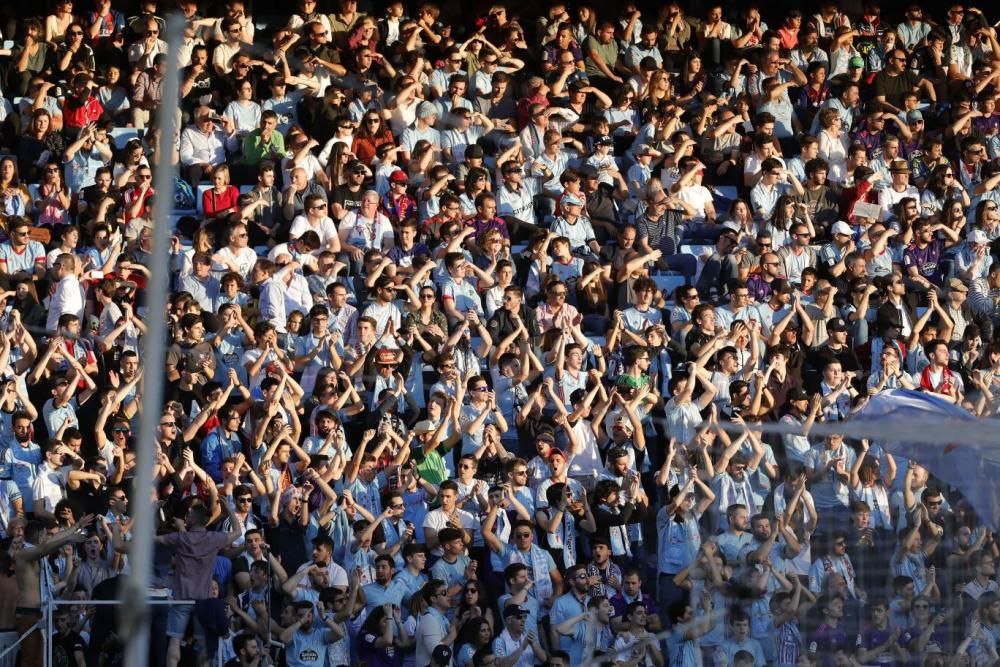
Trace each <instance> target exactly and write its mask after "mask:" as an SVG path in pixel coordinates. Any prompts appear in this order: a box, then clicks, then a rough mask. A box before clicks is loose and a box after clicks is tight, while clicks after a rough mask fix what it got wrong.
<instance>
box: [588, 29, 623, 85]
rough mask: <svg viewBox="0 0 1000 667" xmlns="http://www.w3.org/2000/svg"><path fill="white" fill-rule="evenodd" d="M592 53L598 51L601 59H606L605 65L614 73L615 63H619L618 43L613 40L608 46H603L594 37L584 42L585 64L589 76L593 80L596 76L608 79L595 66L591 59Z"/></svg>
mask: <svg viewBox="0 0 1000 667" xmlns="http://www.w3.org/2000/svg"><path fill="white" fill-rule="evenodd" d="M591 51H597V53H598V54H599V55H600V56H601V58H603V59H604V64H605V65H607V66H608V69H609V70H611V71H612V72H614V71H615V63H617V62H618V42H616V41H615V40H613V39H612V40H611V41H610V42H609V43H607V44H601V40H599V39H597V38H596V37H593V36H591V37H588V38H587V39H586V40H585V41H584V42H583V62H584V64H585V65H586V67H587V76H588V77H591V78H593V77H595V76H602V77H605V78H607V75H605V74H604V72H602V71H601V70H600V69H598V67H597V65H595V64H594V61H593V59H592V58H591V57H590V52H591Z"/></svg>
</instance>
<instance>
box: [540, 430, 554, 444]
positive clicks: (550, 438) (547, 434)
mask: <svg viewBox="0 0 1000 667" xmlns="http://www.w3.org/2000/svg"><path fill="white" fill-rule="evenodd" d="M535 440H537V441H538V442H548V443H555V441H556V436H555V434H554V433H553V432H552V431H541V432H539V433H538V434H537V435H536V436H535Z"/></svg>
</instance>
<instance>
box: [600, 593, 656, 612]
mask: <svg viewBox="0 0 1000 667" xmlns="http://www.w3.org/2000/svg"><path fill="white" fill-rule="evenodd" d="M639 595H640V596H642V597H641V598H640V599H639V602H642V605H643V606H644V607H645V608H646V615H647V616H651V615H653V614H656V603H655V602H653V599H652V598H651V597H649V596H648V595H645V594H644V593H642V592H641V591H640V592H639ZM635 601H636V600H626V599H625V595H624V594H622V593H617V594H615V596H614V597H612V598H611V606H612V607H614V609H615V617H618V616H621V615H622V614H624V613H625V607H627V606H629V605H630V604H632V603H633V602H635Z"/></svg>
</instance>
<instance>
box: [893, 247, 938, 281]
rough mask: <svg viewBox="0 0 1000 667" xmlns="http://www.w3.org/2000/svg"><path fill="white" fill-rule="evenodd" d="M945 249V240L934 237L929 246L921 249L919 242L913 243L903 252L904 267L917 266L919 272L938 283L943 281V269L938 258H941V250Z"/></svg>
mask: <svg viewBox="0 0 1000 667" xmlns="http://www.w3.org/2000/svg"><path fill="white" fill-rule="evenodd" d="M942 250H944V242H943V241H941V239H934V240H933V241H931V242H930V243H928V244H927V247H926V248H924V249H922V250H921V249H920V248H918V247H917V244H915V243H911V244H910V246H909V247H908V248H907V249H906V251H905V252H904V253H903V268H906V269H908V268H910V267H911V266H915V267H917V273H919V274H920V275H921V276H923V277H924V278H926V279H927V280H929V281H931V282H932V283H935V284H938V283H940V282H941V271H940V266H939V264H938V260H939V259H941V251H942Z"/></svg>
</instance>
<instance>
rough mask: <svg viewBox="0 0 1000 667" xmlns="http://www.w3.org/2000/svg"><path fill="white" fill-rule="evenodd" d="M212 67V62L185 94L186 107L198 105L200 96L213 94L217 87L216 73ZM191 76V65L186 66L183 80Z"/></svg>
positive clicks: (190, 108)
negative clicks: (212, 70)
mask: <svg viewBox="0 0 1000 667" xmlns="http://www.w3.org/2000/svg"><path fill="white" fill-rule="evenodd" d="M210 69H211V64H209V65H208V66H207V67H206V68H205V69H204V70H202V72H201V74H199V75H198V76H196V77H195V79H194V83H193V84H192V85H191V90H189V91H188V94H187V95H185V96H184V108H185V109H188V110H192V109H194V108H195V107H196V106H198V104H199V102H198V100H199V98H201V97H203V96H205V95H211V94H212V93H213V92H214V91H215V90H216V88H217V85H216V81H215V74H214V73H212V72H211V71H209V70H210ZM189 76H191V67H190V66H188V67H185V68H184V72H183V73H182V74H181V77H182V80H185V81H186V80H187V78H188V77H189Z"/></svg>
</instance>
